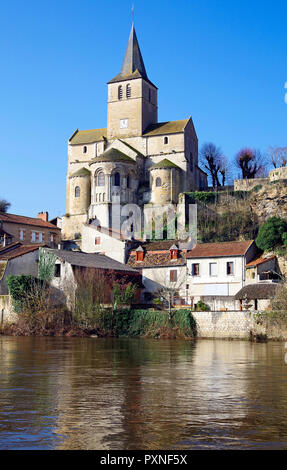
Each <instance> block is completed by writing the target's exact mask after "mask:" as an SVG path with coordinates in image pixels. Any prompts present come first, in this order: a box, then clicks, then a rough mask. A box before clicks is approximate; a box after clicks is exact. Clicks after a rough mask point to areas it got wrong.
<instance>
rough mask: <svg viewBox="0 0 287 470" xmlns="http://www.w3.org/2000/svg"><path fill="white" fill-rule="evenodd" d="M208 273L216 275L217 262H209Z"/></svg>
mask: <svg viewBox="0 0 287 470" xmlns="http://www.w3.org/2000/svg"><path fill="white" fill-rule="evenodd" d="M209 275H210V276H217V263H209Z"/></svg>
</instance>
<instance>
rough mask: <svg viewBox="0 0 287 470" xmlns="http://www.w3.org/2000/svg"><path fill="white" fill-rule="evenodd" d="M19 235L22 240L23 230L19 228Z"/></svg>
mask: <svg viewBox="0 0 287 470" xmlns="http://www.w3.org/2000/svg"><path fill="white" fill-rule="evenodd" d="M19 236H20V240H24V230H20V232H19Z"/></svg>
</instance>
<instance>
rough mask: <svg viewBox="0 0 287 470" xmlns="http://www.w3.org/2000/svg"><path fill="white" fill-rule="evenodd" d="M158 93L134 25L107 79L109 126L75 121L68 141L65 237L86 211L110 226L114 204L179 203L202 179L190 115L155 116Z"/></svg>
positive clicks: (72, 234)
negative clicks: (114, 72)
mask: <svg viewBox="0 0 287 470" xmlns="http://www.w3.org/2000/svg"><path fill="white" fill-rule="evenodd" d="M157 93H158V89H157V87H156V86H155V85H154V84H153V83H152V82H151V81H150V79H149V78H148V76H147V72H146V69H145V65H144V61H143V58H142V55H141V52H140V48H139V44H138V40H137V36H136V32H135V29H134V25H132V29H131V32H130V36H129V41H128V45H127V49H126V53H125V56H124V60H123V64H122V68H121V72H120V73H119V74H118V75H117V76H116V77H114V78H113V79H112V80H110V81H109V82H108V105H107V107H108V110H107V111H108V112H107V127H105V128H100V129H91V130H78V129H77V130H76V131H75V132H74V133H73V135H72V136H71V138H70V139H69V142H68V172H67V200H66V214H65V216H64V217H63V239H74V238H75V235H76V234H77V235H78V234H79V233H80V234H81V233H82V224H84V223H87V222H88V220H89V219H95V218H96V219H98V220H99V223H100V225H101V226H104V227H111V226H112V218H113V216H114V214H113V213H112V205H113V204H119V205H120V206H122V205H125V204H127V203H133V204H137V205H140V206H142V205H144V204H146V203H149V204H165V203H175V204H177V202H178V197H179V194H180V193H182V192H184V191H192V190H197V189H204V188H206V187H207V175H206V173H205V172H204V171H202V170H201V169H200V168H199V166H198V139H197V135H196V131H195V128H194V124H193V121H192V118H191V117H189V118H187V119H183V120H178V121H166V122H160V123H159V122H158V102H157Z"/></svg>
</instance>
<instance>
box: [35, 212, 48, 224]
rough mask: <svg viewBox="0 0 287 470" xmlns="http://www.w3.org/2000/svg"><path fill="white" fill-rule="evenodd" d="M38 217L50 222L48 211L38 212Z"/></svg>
mask: <svg viewBox="0 0 287 470" xmlns="http://www.w3.org/2000/svg"><path fill="white" fill-rule="evenodd" d="M37 219H41V220H44V222H48V219H49V214H48V212H38V215H37Z"/></svg>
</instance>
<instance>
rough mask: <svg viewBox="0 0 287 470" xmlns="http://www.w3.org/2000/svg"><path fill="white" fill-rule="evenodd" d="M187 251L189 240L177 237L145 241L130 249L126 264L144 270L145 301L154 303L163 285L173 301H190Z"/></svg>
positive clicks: (175, 302) (179, 302) (143, 293)
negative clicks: (179, 239) (183, 240)
mask: <svg viewBox="0 0 287 470" xmlns="http://www.w3.org/2000/svg"><path fill="white" fill-rule="evenodd" d="M186 253H187V244H186V243H181V242H179V241H177V240H163V241H155V242H146V243H142V244H140V245H139V246H138V247H137V248H136V249H132V250H131V251H130V253H129V257H128V260H127V264H128V266H130V267H132V268H135V269H137V270H138V271H139V272H141V274H142V282H143V286H144V290H143V291H142V298H141V300H142V302H143V303H151V302H152V301H153V299H154V298H155V297H158V296H159V294H158V293H159V292H160V291H161V290H162V289H163V290H170V291H171V292H172V296H173V304H177V305H179V304H181V305H186V304H187V303H188V285H187V284H186V282H187V281H186Z"/></svg>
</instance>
